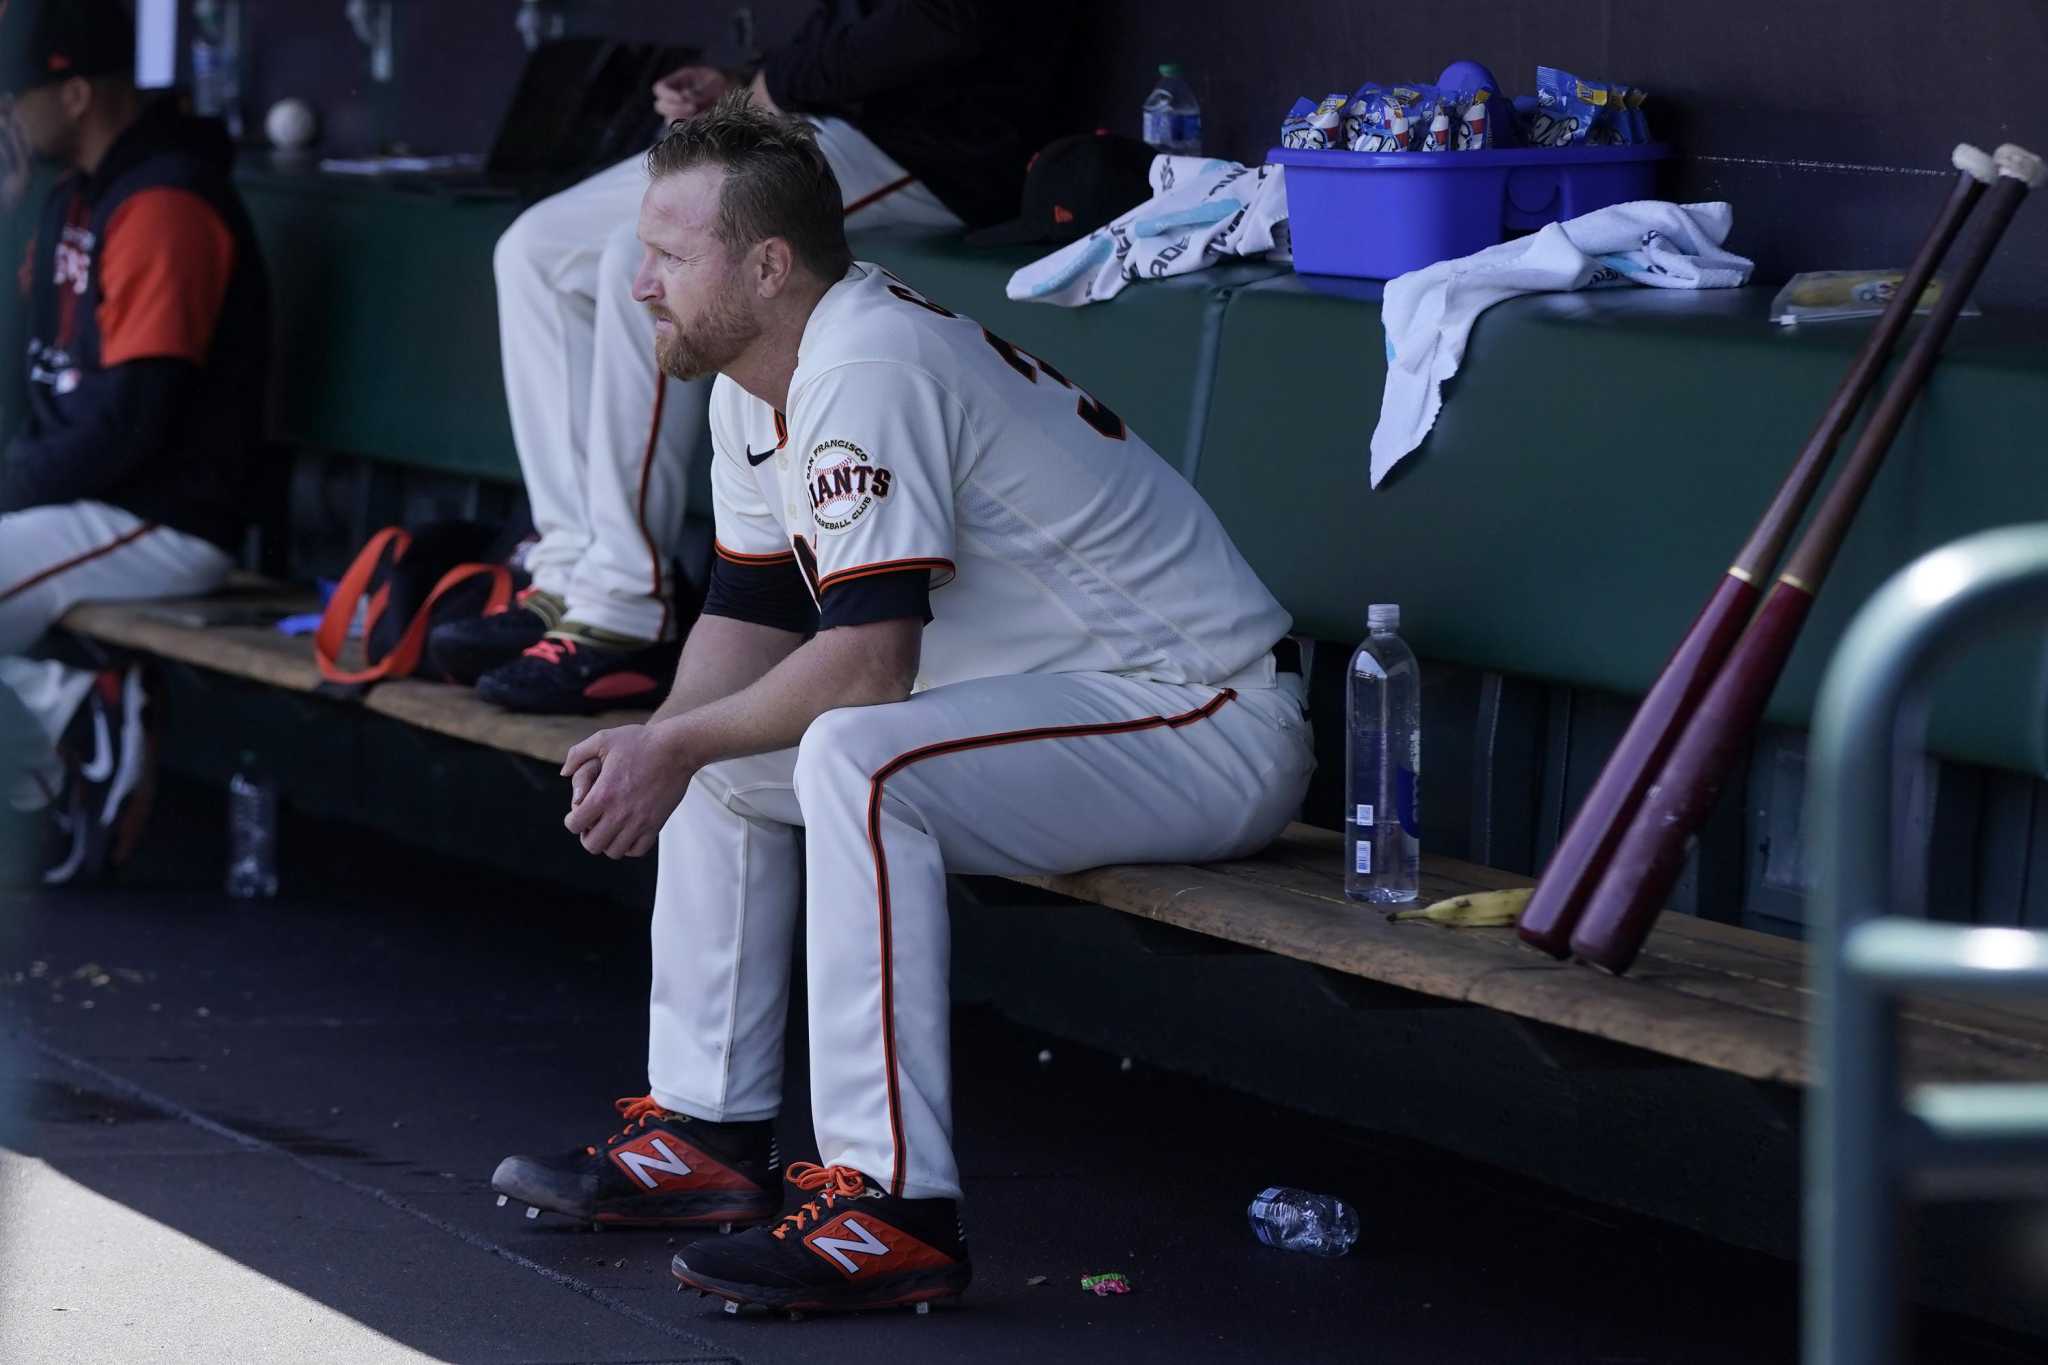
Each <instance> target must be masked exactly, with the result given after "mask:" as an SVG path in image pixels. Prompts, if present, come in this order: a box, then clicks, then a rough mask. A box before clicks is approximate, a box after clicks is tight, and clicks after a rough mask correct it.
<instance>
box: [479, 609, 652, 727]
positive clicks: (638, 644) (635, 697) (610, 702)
mask: <svg viewBox="0 0 2048 1365" xmlns="http://www.w3.org/2000/svg"><path fill="white" fill-rule="evenodd" d="M681 653H682V645H681V643H680V642H679V641H675V640H668V641H661V642H657V643H652V644H650V643H648V642H647V641H644V640H633V641H624V640H620V639H619V638H618V637H614V636H609V635H601V634H597V633H594V632H591V631H589V630H587V629H583V628H577V627H564V628H563V629H561V630H554V631H549V632H548V634H547V635H546V636H545V637H544V638H543V639H541V640H539V641H537V642H536V643H535V644H534V645H533V646H532V647H531V648H529V649H528V650H527V651H526V652H525V653H523V654H521V655H520V656H519V657H518V658H516V659H514V660H513V661H512V662H510V663H508V664H501V665H499V666H498V667H497V668H494V669H492V670H491V671H490V672H488V673H486V674H484V675H483V676H482V677H481V678H478V679H477V680H476V694H477V695H478V696H479V697H482V698H483V699H484V700H485V701H487V702H490V703H492V704H493V705H495V706H502V707H504V708H505V709H506V710H507V711H522V712H526V713H528V714H533V715H571V716H588V715H595V714H596V713H597V712H599V711H611V710H615V709H619V708H626V707H645V706H653V705H656V704H657V703H659V702H660V701H661V699H662V697H663V695H664V694H666V693H667V691H668V685H669V683H670V681H671V680H672V679H673V678H674V677H675V674H676V660H677V658H678V657H680V655H681Z"/></svg>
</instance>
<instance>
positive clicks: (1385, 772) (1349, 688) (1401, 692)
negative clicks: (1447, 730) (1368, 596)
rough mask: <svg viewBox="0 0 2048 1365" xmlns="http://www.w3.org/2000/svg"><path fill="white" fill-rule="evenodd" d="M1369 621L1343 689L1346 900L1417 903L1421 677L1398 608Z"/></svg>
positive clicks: (1374, 611) (1377, 609) (1381, 608)
mask: <svg viewBox="0 0 2048 1365" xmlns="http://www.w3.org/2000/svg"><path fill="white" fill-rule="evenodd" d="M1365 622H1366V632H1367V633H1366V637H1365V640H1364V642H1363V643H1361V644H1360V645H1359V646H1358V652H1357V653H1356V654H1353V655H1352V656H1351V675H1350V677H1349V678H1348V679H1347V680H1346V689H1345V690H1346V698H1345V700H1346V702H1347V707H1346V709H1347V711H1348V714H1349V716H1350V730H1349V733H1348V734H1347V735H1346V736H1345V745H1344V757H1345V768H1344V894H1345V895H1347V896H1349V897H1350V898H1351V899H1352V900H1355V901H1373V902H1377V903H1380V904H1395V903H1398V902H1401V901H1412V900H1414V899H1415V893H1416V891H1417V889H1418V887H1419V886H1420V883H1421V876H1422V841H1421V838H1420V828H1419V825H1418V823H1417V811H1418V808H1419V807H1418V802H1419V800H1420V786H1421V780H1422V675H1421V672H1420V670H1418V669H1417V667H1416V664H1415V654H1414V652H1413V651H1412V650H1410V649H1409V648H1408V646H1407V644H1406V642H1404V641H1403V640H1402V639H1401V637H1400V636H1399V635H1396V634H1395V633H1394V632H1395V631H1396V630H1397V629H1399V628H1400V625H1401V609H1400V608H1399V607H1397V606H1394V605H1392V604H1390V603H1384V602H1383V603H1379V604H1377V605H1375V606H1372V607H1370V608H1368V609H1367V611H1366V617H1365Z"/></svg>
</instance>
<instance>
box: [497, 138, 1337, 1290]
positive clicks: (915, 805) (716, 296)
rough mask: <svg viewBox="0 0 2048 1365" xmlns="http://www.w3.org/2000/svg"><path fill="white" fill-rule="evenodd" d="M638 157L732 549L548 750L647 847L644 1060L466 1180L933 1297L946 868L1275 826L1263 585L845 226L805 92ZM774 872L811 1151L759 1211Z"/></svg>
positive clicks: (1104, 414)
mask: <svg viewBox="0 0 2048 1365" xmlns="http://www.w3.org/2000/svg"><path fill="white" fill-rule="evenodd" d="M648 160H649V167H650V171H651V177H652V178H651V182H650V185H649V188H648V190H647V193H646V197H645V200H644V202H643V204H642V207H641V210H640V219H639V231H640V237H641V240H642V241H644V242H645V243H646V253H645V261H644V263H643V264H642V266H641V268H640V273H639V275H638V277H637V279H636V280H635V282H634V297H636V298H637V299H639V300H640V301H641V302H642V303H644V304H645V305H646V307H647V308H648V310H649V312H650V313H652V314H653V316H654V319H655V329H656V343H655V344H656V350H657V354H658V356H659V359H660V363H661V366H662V368H663V370H664V371H666V372H667V373H669V374H671V375H675V376H678V377H681V378H689V377H692V376H696V375H703V374H711V373H714V372H715V373H716V374H717V375H718V376H719V378H718V380H717V382H716V385H715V388H714V392H713V395H712V400H711V429H712V437H713V444H714V447H715V454H714V464H713V478H712V487H713V492H714V504H715V505H714V513H715V519H716V523H717V538H718V555H717V560H716V567H715V569H714V573H713V579H712V584H711V589H710V599H709V601H708V602H707V604H706V606H705V610H704V615H703V617H702V618H701V619H700V620H699V621H698V622H697V624H696V627H695V628H694V630H693V631H692V632H691V634H690V637H689V639H688V641H687V643H686V645H685V647H684V650H683V654H682V659H681V662H680V664H679V666H678V668H677V672H676V678H675V682H674V686H673V688H672V689H671V691H670V692H669V695H668V698H667V700H666V701H665V702H664V703H663V704H662V706H661V707H660V709H659V710H658V711H657V712H656V713H655V715H654V717H653V718H652V719H651V720H650V721H649V722H648V723H647V724H645V725H634V726H626V727H622V728H619V729H612V730H605V731H601V732H599V733H598V734H595V735H592V736H591V737H590V738H588V739H586V740H584V741H583V742H582V743H581V744H579V745H577V746H576V747H575V748H574V749H572V750H571V751H570V753H569V757H568V762H567V763H566V764H565V765H564V768H563V772H564V773H565V774H566V775H567V776H568V777H569V778H570V783H571V791H570V810H569V814H568V817H567V822H566V823H567V824H568V827H569V828H570V830H571V831H573V832H574V833H575V834H577V835H578V836H579V837H580V838H581V840H582V843H583V846H584V848H586V849H587V850H589V851H590V852H592V853H595V854H601V855H603V856H606V857H611V858H621V857H636V856H638V855H640V854H643V853H646V852H648V851H650V850H652V849H655V848H656V847H657V846H658V847H659V849H660V855H661V856H660V876H659V879H658V883H657V889H656V893H655V906H654V917H653V962H654V982H653V992H652V998H651V1001H650V1007H649V1041H648V1063H647V1065H648V1078H649V1082H650V1090H649V1093H648V1094H647V1095H645V1096H644V1097H641V1098H637V1099H630V1100H620V1101H619V1102H618V1107H619V1110H620V1112H621V1113H622V1114H623V1115H624V1117H625V1119H626V1126H625V1128H624V1129H623V1130H622V1131H619V1132H616V1133H613V1134H611V1135H610V1136H607V1137H602V1138H599V1139H598V1140H597V1142H596V1143H595V1144H594V1145H591V1146H588V1147H580V1148H577V1149H576V1150H575V1151H573V1152H571V1153H569V1154H568V1155H566V1156H563V1157H559V1158H534V1157H521V1156H515V1157H509V1158H507V1159H506V1160H505V1161H504V1162H503V1163H502V1164H501V1165H500V1166H499V1167H498V1170H497V1173H496V1175H495V1177H494V1182H493V1183H494V1184H495V1186H496V1188H497V1189H498V1190H499V1191H501V1192H502V1193H503V1194H504V1195H506V1196H508V1197H509V1198H511V1199H517V1200H521V1201H524V1202H525V1203H526V1204H528V1205H530V1206H532V1207H534V1208H536V1209H548V1210H552V1211H554V1212H557V1213H560V1214H565V1215H567V1216H569V1217H572V1218H576V1219H581V1220H585V1221H590V1222H598V1223H603V1222H612V1223H638V1224H655V1225H666V1226H671V1227H683V1228H689V1227H704V1228H707V1229H709V1228H714V1227H716V1226H717V1225H719V1224H723V1223H751V1224H755V1226H753V1227H752V1228H750V1229H749V1230H746V1231H743V1232H741V1233H739V1234H738V1235H736V1236H732V1237H727V1238H721V1237H716V1236H713V1237H710V1238H707V1239H706V1240H702V1241H698V1242H695V1243H693V1244H692V1245H689V1246H688V1247H686V1248H685V1249H683V1250H682V1251H681V1252H680V1253H679V1254H677V1256H676V1257H675V1261H674V1271H675V1274H676V1275H677V1277H678V1278H679V1279H681V1280H682V1281H683V1282H684V1283H686V1284H689V1285H692V1286H695V1287H697V1288H699V1289H702V1290H705V1291H707V1292H710V1293H713V1294H717V1295H720V1296H723V1297H724V1298H726V1299H727V1300H728V1301H729V1302H732V1303H734V1304H741V1303H758V1304H764V1305H769V1306H773V1307H779V1308H799V1307H803V1308H810V1307H816V1308H865V1307H878V1306H882V1305H887V1304H899V1303H922V1302H924V1301H927V1300H930V1299H936V1298H943V1297H947V1296H951V1295H955V1294H958V1293H959V1292H960V1291H961V1290H962V1289H963V1288H964V1287H965V1286H966V1284H967V1281H968V1278H969V1267H968V1260H967V1251H966V1247H965V1245H964V1243H963V1241H962V1236H961V1231H960V1226H959V1222H958V1212H957V1203H956V1201H957V1200H958V1199H959V1198H960V1180H959V1174H958V1171H957V1170H956V1168H955V1164H954V1159H953V1151H952V1113H951V1106H950V1099H949V1096H950V1074H949V1068H950V1059H949V1053H948V1044H949V1040H948V1002H947V961H948V927H947V910H946V875H947V874H948V873H980V874H1014V873H1049V872H1058V871H1066V870H1075V869H1080V868H1086V867H1094V866H1099V865H1101V864H1105V863H1117V862H1183V861H1205V860H1209V859H1218V858H1231V857H1237V856H1241V855H1244V854H1248V853H1250V852H1252V851H1253V850H1255V849H1257V848H1259V847H1260V846H1262V845H1264V844H1265V843H1266V842H1268V841H1269V840H1270V839H1271V838H1272V837H1273V836H1274V835H1275V834H1277V833H1278V832H1279V831H1280V829H1281V828H1282V827H1283V826H1284V825H1285V824H1286V823H1287V821H1288V819H1289V818H1290V817H1291V816H1292V814H1293V813H1294V811H1295V810H1296V808H1297V807H1298V805H1299V804H1300V801H1301V797H1302V794H1303V791H1304V789H1305V787H1306V784H1307V781H1308V776H1309V771H1310V768H1311V766H1312V759H1311V757H1310V741H1309V731H1308V725H1307V722H1306V720H1305V718H1304V715H1303V710H1302V702H1301V697H1302V685H1301V680H1300V677H1299V666H1298V664H1296V663H1295V662H1293V661H1292V659H1291V657H1289V655H1290V651H1289V650H1288V649H1287V648H1286V647H1285V646H1286V642H1285V639H1284V637H1285V635H1286V631H1287V628H1288V617H1287V614H1286V612H1285V611H1283V610H1282V609H1281V607H1280V606H1279V604H1278V603H1276V602H1275V601H1274V600H1273V598H1272V596H1271V595H1270V594H1269V593H1268V592H1267V591H1266V589H1265V588H1264V586H1262V585H1261V584H1260V582H1259V580H1258V579H1257V578H1256V577H1255V576H1254V575H1253V573H1252V570H1251V569H1250V568H1249V567H1248V566H1247V565H1246V563H1245V561H1244V560H1243V559H1242V558H1241V557H1240V556H1239V554H1238V552H1237V550H1236V548H1235V547H1234V546H1232V544H1231V543H1230V539H1229V537H1228V535H1227V534H1226V533H1225V532H1224V530H1223V528H1222V526H1221V525H1220V524H1219V523H1218V522H1217V520H1216V518H1215V516H1214V515H1213V514H1212V513H1211V512H1210V510H1209V508H1208V507H1207V506H1206V505H1205V504H1204V503H1203V502H1202V500H1201V498H1200V497H1199V496H1198V495H1197V494H1196V493H1195V491H1194V490H1193V488H1191V487H1190V486H1189V485H1188V484H1187V483H1186V482H1185V481H1184V480H1183V479H1181V477H1180V476H1179V475H1178V474H1176V473H1175V472H1174V471H1173V470H1172V469H1171V468H1170V467H1169V466H1168V465H1167V464H1166V463H1165V462H1164V461H1163V460H1161V459H1160V458H1159V456H1158V455H1157V454H1155V453H1154V452H1153V451H1152V449H1151V448H1150V447H1149V446H1147V445H1146V444H1145V442H1144V441H1143V440H1141V439H1140V438H1139V437H1138V435H1137V434H1136V433H1135V432H1132V431H1130V430H1128V429H1127V428H1126V427H1125V426H1124V424H1123V422H1122V421H1120V420H1119V419H1118V417H1117V416H1116V414H1115V413H1114V412H1112V411H1110V410H1109V409H1108V408H1106V407H1105V406H1103V404H1102V403H1100V402H1098V401H1097V400H1096V399H1095V398H1093V397H1092V396H1090V395H1089V393H1088V392H1087V391H1086V390H1085V389H1083V388H1082V387H1080V385H1079V384H1078V383H1077V382H1076V381H1075V380H1074V379H1072V378H1069V377H1068V376H1066V375H1063V374H1061V373H1060V372H1059V370H1057V369H1056V368H1054V366H1053V365H1052V364H1051V363H1050V362H1048V361H1045V360H1042V359H1039V358H1038V357H1036V356H1032V355H1030V354H1027V353H1026V352H1024V351H1021V350H1019V349H1018V348H1016V347H1014V346H1012V345H1010V344H1009V343H1007V342H1005V341H1004V340H1002V339H1001V338H1000V337H998V336H996V335H994V334H993V333H990V332H989V331H987V330H985V329H984V328H982V327H981V326H980V325H979V324H978V323H975V322H974V321H972V320H970V319H968V318H964V317H961V316H959V315H958V314H956V313H953V312H951V311H949V310H948V309H947V308H945V307H944V306H943V303H942V302H941V301H939V300H934V299H927V298H925V297H924V296H923V295H921V294H919V293H918V292H917V291H916V290H915V289H914V288H912V287H911V286H910V285H909V284H907V283H904V282H903V281H900V280H898V279H896V278H894V277H893V276H891V275H890V274H889V273H888V272H887V271H885V270H882V269H880V268H879V267H877V266H873V265H869V264H866V263H863V262H859V261H855V260H854V259H853V258H852V256H851V254H850V252H849V250H848V248H847V244H846V238H845V234H844V231H843V224H842V216H841V214H840V207H839V206H840V191H839V187H838V185H837V184H836V183H835V181H834V179H833V174H832V171H831V169H830V167H829V166H828V165H827V164H826V162H825V160H824V159H823V158H822V156H821V155H820V153H819V151H818V147H817V143H816V141H815V139H814V138H813V136H812V134H811V132H810V131H809V129H807V128H806V127H805V126H804V125H803V124H801V123H799V122H797V121H795V120H791V119H787V118H783V117H779V116H777V115H774V114H772V113H768V112H765V111H762V110H760V109H756V108H750V107H748V106H747V105H746V104H745V103H743V102H739V101H734V100H727V101H724V102H721V103H720V104H719V105H718V106H717V107H716V108H715V109H713V110H712V111H711V112H710V113H708V114H706V115H704V116H703V117H701V118H699V119H697V120H695V121H693V122H689V123H679V124H677V125H675V126H674V127H673V128H671V130H670V131H669V133H668V135H667V136H666V137H665V138H663V139H662V141H661V142H660V143H658V144H657V145H656V146H655V148H654V150H653V151H652V152H651V153H650V154H649V158H648ZM1276 647H1277V648H1276ZM799 829H801V830H802V831H803V834H802V837H801V838H800V837H799V833H798V831H799ZM799 896H804V897H805V901H806V904H805V906H804V907H803V909H804V911H805V915H804V917H803V919H802V922H805V923H806V924H807V930H806V944H805V947H806V962H807V964H808V965H807V978H808V987H809V1002H810V1033H811V1068H812V1077H813V1079H812V1097H813V1113H812V1118H813V1122H814V1124H815V1129H816V1135H817V1141H818V1148H819V1151H820V1154H821V1155H822V1157H823V1159H824V1164H822V1165H813V1164H809V1163H799V1164H797V1165H795V1166H792V1167H791V1168H790V1170H789V1173H788V1181H789V1183H790V1184H792V1185H794V1186H795V1187H796V1191H797V1192H796V1195H795V1202H794V1207H793V1208H792V1209H791V1211H790V1212H789V1213H788V1214H786V1215H784V1216H780V1217H778V1214H779V1213H780V1208H779V1204H778V1199H777V1193H778V1192H777V1190H776V1188H775V1179H774V1177H775V1171H776V1166H777V1159H776V1155H775V1148H774V1144H773V1141H772V1138H771V1131H772V1127H773V1120H774V1118H775V1116H776V1113H777V1111H778V1110H779V1109H780V1108H781V1105H782V1065H783V1020H784V1010H785V1006H786V1005H787V1003H788V1002H787V995H788V989H789V979H790V953H791V950H792V948H793V947H794V942H793V940H794V937H795V934H796V929H797V925H798V923H799V922H800V915H799V909H800V907H799V904H798V898H799Z"/></svg>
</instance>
